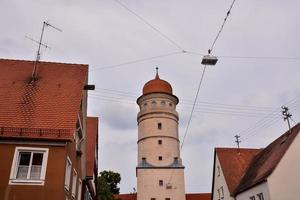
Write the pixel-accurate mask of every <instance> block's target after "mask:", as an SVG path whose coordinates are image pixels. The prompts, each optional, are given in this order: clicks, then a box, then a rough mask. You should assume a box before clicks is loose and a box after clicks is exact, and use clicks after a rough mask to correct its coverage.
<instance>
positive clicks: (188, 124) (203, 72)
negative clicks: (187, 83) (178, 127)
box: [180, 66, 206, 149]
mask: <svg viewBox="0 0 300 200" xmlns="http://www.w3.org/2000/svg"><path fill="white" fill-rule="evenodd" d="M205 70H206V66H204V68H203V71H202V75H201V78H200V82H199V85H198V89H197V93H196V97H195V100H194V103H193V107H192V111H191V114H190V117H189V119H188V123H187V126H186V129H185V133H184V136H183V138H182V142H181V146H180V149H182V147H183V145H184V141H185V138H186V136H187V133H188V130H189V127H190V123H191V120H192V117H193V113H194V110H195V106H196V102H197V99H198V95H199V91H200V88H201V85H202V82H203V78H204V74H205Z"/></svg>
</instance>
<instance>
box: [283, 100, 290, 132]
mask: <svg viewBox="0 0 300 200" xmlns="http://www.w3.org/2000/svg"><path fill="white" fill-rule="evenodd" d="M281 108H282V115H283V119H284V121H285V120H286V121H287V123H288V126H289V131H290V132H291V125H290V120H289V119H290V118H291V117H292V114H291V113H289V108H288V107H287V106H281Z"/></svg>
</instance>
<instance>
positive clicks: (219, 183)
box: [212, 155, 234, 200]
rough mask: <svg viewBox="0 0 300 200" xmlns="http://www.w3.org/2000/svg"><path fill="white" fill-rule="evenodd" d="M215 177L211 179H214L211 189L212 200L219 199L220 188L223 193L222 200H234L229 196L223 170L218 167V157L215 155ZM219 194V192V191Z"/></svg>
mask: <svg viewBox="0 0 300 200" xmlns="http://www.w3.org/2000/svg"><path fill="white" fill-rule="evenodd" d="M218 166H219V167H220V176H218ZM214 170H215V176H214V177H213V179H214V188H213V194H212V196H213V200H218V199H219V195H218V189H220V188H221V187H223V191H224V198H223V199H224V200H234V198H232V197H231V196H230V192H229V189H228V186H227V183H226V180H225V177H224V174H223V170H222V166H221V165H220V161H219V158H218V155H216V160H215V169H214ZM220 192H221V191H220Z"/></svg>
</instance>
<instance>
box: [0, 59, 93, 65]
mask: <svg viewBox="0 0 300 200" xmlns="http://www.w3.org/2000/svg"><path fill="white" fill-rule="evenodd" d="M0 61H22V62H34V61H35V60H25V59H9V58H0ZM39 63H47V64H62V65H80V66H89V64H83V63H82V64H79V63H67V62H51V61H39Z"/></svg>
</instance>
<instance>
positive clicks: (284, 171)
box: [268, 133, 300, 200]
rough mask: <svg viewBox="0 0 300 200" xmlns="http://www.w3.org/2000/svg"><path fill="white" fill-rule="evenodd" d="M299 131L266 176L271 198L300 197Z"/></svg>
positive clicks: (277, 199)
mask: <svg viewBox="0 0 300 200" xmlns="http://www.w3.org/2000/svg"><path fill="white" fill-rule="evenodd" d="M299 171H300V133H299V134H298V136H297V137H296V138H295V139H294V141H293V143H292V144H291V145H290V147H289V149H288V150H287V152H286V153H285V155H284V156H283V158H282V159H281V161H280V162H279V164H278V165H277V167H276V169H275V170H274V171H273V173H272V174H271V175H270V176H269V178H268V183H269V190H270V196H271V199H272V200H283V199H284V200H298V199H300V173H299Z"/></svg>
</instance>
